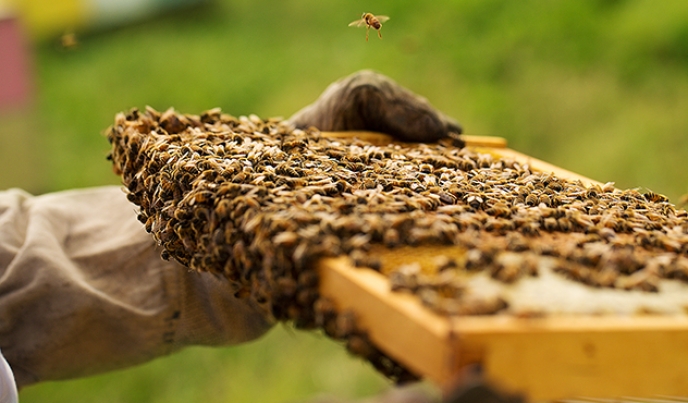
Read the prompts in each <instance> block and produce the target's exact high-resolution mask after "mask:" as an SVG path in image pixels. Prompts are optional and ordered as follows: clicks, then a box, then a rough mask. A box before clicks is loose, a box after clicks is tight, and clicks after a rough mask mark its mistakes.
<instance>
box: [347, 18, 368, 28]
mask: <svg viewBox="0 0 688 403" xmlns="http://www.w3.org/2000/svg"><path fill="white" fill-rule="evenodd" d="M364 25H365V18H361V19H360V20H356V21H354V22H352V23H350V24H349V26H350V27H353V26H356V27H362V26H364Z"/></svg>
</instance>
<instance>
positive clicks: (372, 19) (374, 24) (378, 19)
mask: <svg viewBox="0 0 688 403" xmlns="http://www.w3.org/2000/svg"><path fill="white" fill-rule="evenodd" d="M387 20H389V17H388V16H386V15H373V14H371V13H363V14H362V15H361V18H360V19H358V20H356V21H354V22H352V23H350V24H349V26H350V27H362V26H364V25H365V27H366V42H367V41H368V32H369V31H370V28H373V29H375V30H377V36H378V37H379V38H380V39H382V33H380V29H381V28H382V23H383V22H385V21H387Z"/></svg>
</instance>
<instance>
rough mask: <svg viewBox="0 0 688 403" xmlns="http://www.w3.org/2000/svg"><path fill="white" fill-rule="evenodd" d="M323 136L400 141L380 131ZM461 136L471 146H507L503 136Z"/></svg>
mask: <svg viewBox="0 0 688 403" xmlns="http://www.w3.org/2000/svg"><path fill="white" fill-rule="evenodd" d="M320 134H321V135H322V136H323V137H328V138H336V139H351V138H358V139H360V140H364V141H368V142H370V143H373V144H376V145H387V144H390V143H395V142H396V143H398V142H399V141H398V140H396V139H395V138H394V137H392V136H390V135H389V134H384V133H379V132H369V131H356V130H351V131H342V132H320ZM461 138H462V139H463V140H464V141H465V142H466V145H467V146H469V147H493V148H504V147H506V140H505V139H504V138H502V137H492V136H472V135H468V134H464V135H461Z"/></svg>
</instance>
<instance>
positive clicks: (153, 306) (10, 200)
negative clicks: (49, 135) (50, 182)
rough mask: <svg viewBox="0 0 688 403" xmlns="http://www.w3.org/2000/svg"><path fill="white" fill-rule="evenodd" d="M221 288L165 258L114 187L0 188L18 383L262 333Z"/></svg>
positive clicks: (7, 342)
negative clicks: (32, 191) (33, 191)
mask: <svg viewBox="0 0 688 403" xmlns="http://www.w3.org/2000/svg"><path fill="white" fill-rule="evenodd" d="M229 287H231V286H230V283H229V282H228V281H226V280H224V279H221V278H215V277H213V276H212V275H209V274H199V273H195V272H190V271H189V270H188V269H186V268H184V267H183V266H181V265H179V264H177V263H174V262H166V261H163V260H162V259H161V258H160V250H159V249H158V248H157V247H156V246H155V244H154V242H153V239H152V237H151V236H150V235H149V234H147V233H146V231H145V230H144V228H143V225H141V223H139V222H138V221H137V220H136V213H135V208H134V206H133V205H132V204H131V203H130V202H129V201H128V200H127V199H126V196H125V194H124V192H122V190H121V189H120V188H118V187H103V188H95V189H85V190H76V191H68V192H60V193H54V194H48V195H44V196H38V197H32V196H30V195H28V194H26V193H24V192H22V191H19V190H9V191H5V192H0V350H2V353H3V354H4V355H5V358H6V359H7V361H8V362H9V364H10V366H11V367H12V370H13V372H14V375H15V378H16V381H17V384H18V385H19V386H20V387H21V386H26V385H29V384H31V383H35V382H38V381H44V380H57V379H66V378H74V377H80V376H86V375H91V374H95V373H98V372H103V371H108V370H112V369H117V368H124V367H127V366H131V365H135V364H139V363H143V362H145V361H148V360H150V359H153V358H155V357H157V356H161V355H165V354H169V353H171V352H173V351H176V350H179V349H181V348H182V347H184V346H187V345H192V344H201V345H222V344H235V343H240V342H243V341H247V340H250V339H253V338H256V337H258V336H260V335H262V334H263V333H264V332H265V331H266V330H267V329H268V328H269V327H270V324H269V323H267V322H266V321H265V319H263V317H262V316H261V315H260V314H258V313H257V312H256V311H255V310H254V309H253V308H252V307H251V306H248V305H247V304H246V303H245V302H244V301H241V300H238V299H236V298H234V297H233V292H232V290H231V289H229V290H228V288H229Z"/></svg>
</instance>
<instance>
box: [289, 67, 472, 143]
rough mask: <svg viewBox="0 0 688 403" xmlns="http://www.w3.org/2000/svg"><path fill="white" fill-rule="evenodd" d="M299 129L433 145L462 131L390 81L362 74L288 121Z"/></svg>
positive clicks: (328, 91)
mask: <svg viewBox="0 0 688 403" xmlns="http://www.w3.org/2000/svg"><path fill="white" fill-rule="evenodd" d="M289 121H290V122H292V123H293V124H294V125H296V127H298V128H306V127H309V126H315V127H317V128H318V129H320V130H322V131H346V130H370V131H378V132H382V133H386V134H390V135H392V136H394V137H396V138H398V139H400V140H403V141H409V142H433V141H437V140H439V139H441V138H444V137H447V136H448V135H449V134H450V133H453V134H455V135H458V134H461V132H462V128H461V126H460V125H459V124H458V123H457V122H456V121H455V120H454V119H452V118H450V117H448V116H445V115H444V114H443V113H442V112H440V111H438V110H436V109H434V108H433V107H432V105H430V103H428V101H427V100H426V99H425V98H422V97H420V96H418V95H416V94H414V93H412V92H411V91H409V90H407V89H406V88H404V87H402V86H400V85H399V84H397V83H395V82H394V81H392V80H391V79H390V78H388V77H385V76H383V75H382V74H378V73H375V72H373V71H370V70H363V71H359V72H357V73H354V74H352V75H350V76H348V77H345V78H343V79H341V80H339V81H337V82H335V83H333V84H331V85H330V86H329V87H327V89H326V90H325V92H323V93H322V95H320V98H318V100H316V101H315V102H314V103H312V104H311V105H308V106H306V107H305V108H303V109H301V110H300V111H298V112H296V113H295V114H294V115H293V116H292V117H290V118H289Z"/></svg>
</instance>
